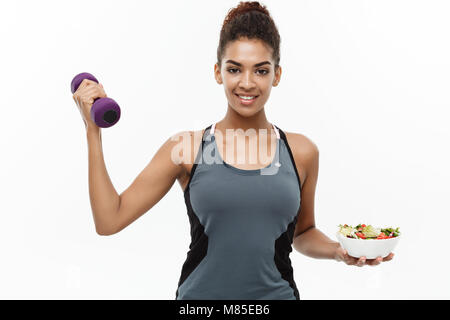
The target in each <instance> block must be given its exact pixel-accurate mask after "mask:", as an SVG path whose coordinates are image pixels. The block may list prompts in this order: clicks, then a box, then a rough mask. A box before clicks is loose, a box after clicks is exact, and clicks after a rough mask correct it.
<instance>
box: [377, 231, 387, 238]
mask: <svg viewBox="0 0 450 320" xmlns="http://www.w3.org/2000/svg"><path fill="white" fill-rule="evenodd" d="M388 238H389V237H388V236H387V235H386V234H385V233H384V232H381V233H380V234H379V235H378V237H377V239H388Z"/></svg>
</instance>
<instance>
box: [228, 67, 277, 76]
mask: <svg viewBox="0 0 450 320" xmlns="http://www.w3.org/2000/svg"><path fill="white" fill-rule="evenodd" d="M233 70H234V71H233ZM236 70H237V71H239V69H237V68H229V69H228V70H227V71H228V72H229V73H231V74H234V73H236V72H235V71H236ZM261 71H262V72H261ZM256 72H258V73H259V74H260V75H263V76H264V75H266V74H268V73H269V71H268V70H266V69H258V70H257V71H256Z"/></svg>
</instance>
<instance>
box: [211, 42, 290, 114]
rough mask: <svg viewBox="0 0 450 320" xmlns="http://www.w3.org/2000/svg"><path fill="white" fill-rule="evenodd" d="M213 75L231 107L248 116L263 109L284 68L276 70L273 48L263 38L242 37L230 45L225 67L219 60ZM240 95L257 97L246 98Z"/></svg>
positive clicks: (223, 60)
mask: <svg viewBox="0 0 450 320" xmlns="http://www.w3.org/2000/svg"><path fill="white" fill-rule="evenodd" d="M214 75H215V78H216V81H217V83H219V84H223V85H224V89H225V94H226V96H227V99H228V104H229V106H230V107H231V108H233V110H235V111H236V112H237V113H239V114H240V115H242V116H245V117H248V116H252V115H254V114H256V113H258V112H259V111H261V110H262V109H263V108H264V105H265V103H266V101H267V100H268V99H269V95H270V90H271V89H272V86H274V87H275V86H277V85H278V82H279V81H280V76H281V67H279V68H278V70H277V72H276V73H275V66H274V61H273V60H272V49H271V48H270V47H269V46H267V45H265V43H264V42H263V41H261V40H259V39H247V38H241V39H240V40H236V41H233V42H230V43H229V44H228V45H227V47H226V49H225V54H224V56H223V59H222V67H221V69H219V66H218V64H217V63H216V64H215V66H214ZM239 95H241V96H242V95H244V96H253V97H254V96H256V98H253V99H252V100H244V99H241V98H240V97H239Z"/></svg>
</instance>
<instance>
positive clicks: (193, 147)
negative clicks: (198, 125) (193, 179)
mask: <svg viewBox="0 0 450 320" xmlns="http://www.w3.org/2000/svg"><path fill="white" fill-rule="evenodd" d="M203 133H204V129H200V130H185V131H179V132H177V133H175V134H173V135H172V136H170V138H169V139H168V143H169V144H170V145H171V147H172V148H173V149H172V150H173V153H174V154H175V156H176V157H179V161H177V162H178V163H179V165H181V167H182V168H183V173H182V175H183V174H189V173H190V171H191V168H192V165H193V163H194V161H195V157H196V154H197V151H198V150H199V147H200V144H201V142H202V137H203Z"/></svg>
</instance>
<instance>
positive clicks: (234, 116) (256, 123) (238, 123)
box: [216, 107, 272, 132]
mask: <svg viewBox="0 0 450 320" xmlns="http://www.w3.org/2000/svg"><path fill="white" fill-rule="evenodd" d="M216 128H219V130H221V131H223V132H225V130H226V129H234V130H237V129H242V130H244V131H246V130H248V129H255V130H256V131H258V130H259V129H267V130H270V129H271V128H272V124H271V123H270V122H269V121H268V120H267V118H266V114H265V112H264V109H262V110H261V112H258V113H257V114H255V115H253V116H251V117H243V116H241V115H240V114H239V113H237V112H236V111H234V110H233V109H232V108H231V107H228V110H227V114H226V115H225V117H224V118H223V119H222V120H220V121H219V122H217V123H216ZM269 132H270V131H269Z"/></svg>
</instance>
